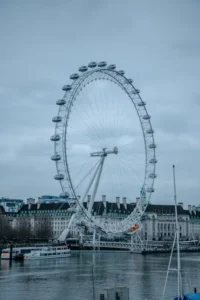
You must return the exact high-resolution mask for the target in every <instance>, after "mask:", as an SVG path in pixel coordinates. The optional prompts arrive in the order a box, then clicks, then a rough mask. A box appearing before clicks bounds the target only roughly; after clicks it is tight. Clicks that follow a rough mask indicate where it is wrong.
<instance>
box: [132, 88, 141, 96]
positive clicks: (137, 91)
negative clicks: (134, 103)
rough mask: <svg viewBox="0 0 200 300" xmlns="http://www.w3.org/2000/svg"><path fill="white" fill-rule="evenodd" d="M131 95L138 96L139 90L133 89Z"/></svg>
mask: <svg viewBox="0 0 200 300" xmlns="http://www.w3.org/2000/svg"><path fill="white" fill-rule="evenodd" d="M131 93H132V94H134V95H138V94H139V93H140V90H138V89H135V90H133V91H132V92H131Z"/></svg>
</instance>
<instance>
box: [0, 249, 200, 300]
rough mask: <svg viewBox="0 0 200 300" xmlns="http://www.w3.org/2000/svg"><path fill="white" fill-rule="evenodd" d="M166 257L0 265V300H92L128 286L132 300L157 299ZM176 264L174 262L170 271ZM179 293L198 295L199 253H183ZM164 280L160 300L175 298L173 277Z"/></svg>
mask: <svg viewBox="0 0 200 300" xmlns="http://www.w3.org/2000/svg"><path fill="white" fill-rule="evenodd" d="M168 261H169V254H149V255H141V254H131V253H127V252H126V253H124V252H97V253H92V252H81V253H76V254H73V253H72V256H71V257H70V258H64V259H62V258H59V259H49V260H35V261H25V262H14V261H13V262H12V266H9V262H8V261H2V262H1V268H0V299H1V300H93V289H92V286H93V285H92V284H93V281H92V264H93V265H94V267H93V270H94V277H93V278H94V288H95V295H96V297H95V300H99V296H97V295H98V294H99V293H100V292H101V291H102V290H103V289H104V288H107V287H114V286H127V287H129V292H130V299H131V300H133V299H134V300H140V299H141V300H144V299H161V295H162V290H163V285H164V281H165V277H166V271H167V265H168ZM175 264H176V259H175V257H173V260H172V267H175ZM181 264H182V281H183V287H184V292H185V293H186V292H190V291H191V292H193V289H194V287H195V286H196V287H197V290H200V254H199V253H198V254H197V253H192V254H191V253H190V254H186V253H185V254H182V259H181ZM176 277H177V276H176V274H175V273H174V272H171V273H170V275H169V280H168V285H167V292H166V297H165V299H173V298H174V296H176V295H177V278H176Z"/></svg>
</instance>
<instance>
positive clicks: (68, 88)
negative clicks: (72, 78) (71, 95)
mask: <svg viewBox="0 0 200 300" xmlns="http://www.w3.org/2000/svg"><path fill="white" fill-rule="evenodd" d="M71 89H72V87H71V85H69V84H67V85H64V86H63V87H62V90H63V91H65V92H67V91H70V90H71Z"/></svg>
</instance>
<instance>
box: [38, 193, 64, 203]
mask: <svg viewBox="0 0 200 300" xmlns="http://www.w3.org/2000/svg"><path fill="white" fill-rule="evenodd" d="M68 199H69V198H61V197H59V196H52V195H43V196H41V197H38V203H63V202H66V201H68Z"/></svg>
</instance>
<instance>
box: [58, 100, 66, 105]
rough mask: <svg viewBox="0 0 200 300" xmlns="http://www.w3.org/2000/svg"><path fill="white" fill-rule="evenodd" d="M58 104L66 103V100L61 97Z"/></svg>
mask: <svg viewBox="0 0 200 300" xmlns="http://www.w3.org/2000/svg"><path fill="white" fill-rule="evenodd" d="M56 104H57V105H65V104H66V101H65V99H59V100H57V101H56Z"/></svg>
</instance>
